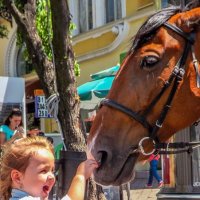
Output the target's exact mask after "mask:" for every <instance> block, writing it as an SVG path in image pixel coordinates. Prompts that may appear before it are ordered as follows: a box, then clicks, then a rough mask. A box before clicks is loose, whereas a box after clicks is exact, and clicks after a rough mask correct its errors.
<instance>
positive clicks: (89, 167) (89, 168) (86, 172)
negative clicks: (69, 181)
mask: <svg viewBox="0 0 200 200" xmlns="http://www.w3.org/2000/svg"><path fill="white" fill-rule="evenodd" d="M96 168H98V163H97V162H96V161H95V160H92V159H88V160H86V161H84V162H82V163H81V164H80V165H79V166H78V168H77V172H76V175H82V176H84V177H85V179H88V178H89V177H90V176H91V175H92V172H93V171H94V169H96Z"/></svg>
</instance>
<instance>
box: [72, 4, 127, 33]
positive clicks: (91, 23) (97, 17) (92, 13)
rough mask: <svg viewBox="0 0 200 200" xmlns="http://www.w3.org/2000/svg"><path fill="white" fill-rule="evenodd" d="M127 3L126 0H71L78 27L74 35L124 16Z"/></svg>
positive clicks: (74, 20)
mask: <svg viewBox="0 0 200 200" xmlns="http://www.w3.org/2000/svg"><path fill="white" fill-rule="evenodd" d="M125 5H126V1H124V0H69V8H70V12H71V14H72V16H73V18H72V20H73V22H74V23H75V24H76V27H77V29H76V30H75V31H74V33H73V35H77V34H79V33H83V32H86V31H88V30H91V29H94V28H97V27H100V26H103V25H105V24H106V23H109V22H112V21H115V20H118V19H120V18H122V17H123V16H125V8H126V6H125Z"/></svg>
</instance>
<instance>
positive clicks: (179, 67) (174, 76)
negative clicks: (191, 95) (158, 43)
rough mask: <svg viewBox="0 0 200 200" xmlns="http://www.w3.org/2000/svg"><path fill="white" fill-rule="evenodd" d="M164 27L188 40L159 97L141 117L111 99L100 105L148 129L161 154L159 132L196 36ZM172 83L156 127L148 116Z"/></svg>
mask: <svg viewBox="0 0 200 200" xmlns="http://www.w3.org/2000/svg"><path fill="white" fill-rule="evenodd" d="M163 26H165V27H166V28H168V29H170V30H172V31H174V32H175V33H177V34H178V35H180V36H181V37H183V38H184V39H185V40H186V44H185V48H184V51H183V54H182V56H181V57H180V59H179V61H178V62H177V64H176V66H175V67H174V70H173V71H172V73H171V75H170V77H169V79H168V80H167V81H166V83H165V84H164V87H163V88H162V89H161V91H160V92H159V93H158V95H157V96H156V97H155V98H154V99H153V101H152V102H151V104H150V105H149V107H148V108H147V109H146V110H145V111H144V112H143V114H142V115H141V114H140V113H139V112H135V111H133V110H131V109H129V108H127V107H125V106H123V105H121V104H119V103H117V102H115V101H114V100H111V99H104V100H103V101H102V102H101V104H100V105H101V106H103V105H104V106H109V107H112V108H115V109H117V110H119V111H121V112H123V113H125V114H127V115H128V116H130V117H131V118H133V119H134V120H136V121H137V122H139V123H140V124H141V125H143V127H145V128H146V129H148V131H149V137H146V138H144V139H148V138H151V139H152V141H153V142H154V143H155V145H154V146H155V149H156V150H158V151H159V152H160V150H159V147H158V146H156V145H157V144H162V143H160V142H159V139H158V137H157V132H158V130H159V129H160V128H161V127H162V124H163V122H164V120H165V118H166V115H167V113H168V111H169V109H170V107H171V104H172V101H173V98H174V96H175V93H176V90H177V88H178V85H179V83H180V81H181V80H182V79H183V76H184V73H185V69H184V68H185V64H186V60H187V58H188V54H189V52H190V50H191V47H192V45H193V44H194V37H195V34H194V33H193V32H192V33H190V34H187V33H184V32H183V31H182V30H181V29H179V28H178V27H176V26H175V25H171V24H169V23H167V22H166V23H164V24H163ZM172 83H173V85H172V88H171V92H170V94H169V96H168V98H167V100H166V102H165V104H164V106H163V109H162V111H161V113H160V116H159V118H158V120H157V121H156V123H155V124H154V126H152V125H150V124H149V122H148V121H147V120H146V116H147V115H148V114H149V113H150V111H151V110H152V108H153V107H154V106H155V105H156V103H157V102H158V100H159V99H160V98H161V96H162V95H163V94H164V92H165V91H166V90H167V88H168V87H169V86H170V85H171V84H172ZM144 139H142V140H141V141H143V140H144ZM138 146H139V147H141V146H142V143H140V144H139V145H138ZM141 148H142V147H141ZM180 151H183V150H180ZM184 151H185V150H184Z"/></svg>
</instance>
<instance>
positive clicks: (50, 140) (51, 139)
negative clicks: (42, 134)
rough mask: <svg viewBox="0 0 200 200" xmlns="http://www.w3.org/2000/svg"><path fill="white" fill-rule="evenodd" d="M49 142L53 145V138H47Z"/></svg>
mask: <svg viewBox="0 0 200 200" xmlns="http://www.w3.org/2000/svg"><path fill="white" fill-rule="evenodd" d="M47 140H48V141H49V142H50V143H51V144H52V145H53V142H54V141H53V138H52V137H50V136H48V137H47Z"/></svg>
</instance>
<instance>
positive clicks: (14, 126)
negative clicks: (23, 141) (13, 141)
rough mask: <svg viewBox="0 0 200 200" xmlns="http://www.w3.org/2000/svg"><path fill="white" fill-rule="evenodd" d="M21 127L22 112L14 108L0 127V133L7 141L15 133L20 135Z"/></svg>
mask: <svg viewBox="0 0 200 200" xmlns="http://www.w3.org/2000/svg"><path fill="white" fill-rule="evenodd" d="M22 126H23V124H22V112H21V111H20V110H19V109H18V108H14V109H13V110H12V111H11V113H10V115H9V116H8V117H7V118H6V120H5V122H4V124H3V125H1V126H0V132H3V133H4V134H5V136H6V141H7V140H9V139H10V138H11V137H12V136H13V135H14V133H15V131H16V132H17V131H18V132H21V133H22V132H23V128H22Z"/></svg>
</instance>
